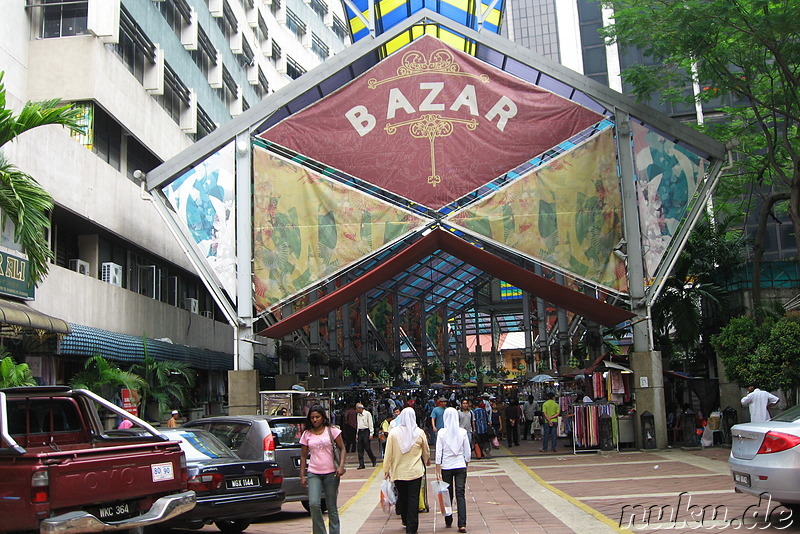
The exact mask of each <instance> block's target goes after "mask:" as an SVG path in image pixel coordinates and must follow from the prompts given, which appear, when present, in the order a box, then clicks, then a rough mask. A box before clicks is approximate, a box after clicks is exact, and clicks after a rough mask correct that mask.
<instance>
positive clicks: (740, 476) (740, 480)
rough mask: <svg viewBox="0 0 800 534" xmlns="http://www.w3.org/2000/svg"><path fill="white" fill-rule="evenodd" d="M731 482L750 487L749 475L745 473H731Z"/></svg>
mask: <svg viewBox="0 0 800 534" xmlns="http://www.w3.org/2000/svg"><path fill="white" fill-rule="evenodd" d="M733 481H734V482H735V483H736V484H741V485H742V486H747V487H748V488H749V487H750V475H748V474H747V473H736V472H734V473H733Z"/></svg>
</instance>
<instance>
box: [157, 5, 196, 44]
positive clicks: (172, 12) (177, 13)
mask: <svg viewBox="0 0 800 534" xmlns="http://www.w3.org/2000/svg"><path fill="white" fill-rule="evenodd" d="M158 10H159V11H161V15H162V16H163V17H164V20H165V21H167V24H169V26H170V28H172V31H173V32H174V33H175V35H177V36H178V39H180V38H181V30H182V29H183V25H184V24H189V22H190V21H191V9H190V8H189V4H187V3H186V0H166V1H162V2H158Z"/></svg>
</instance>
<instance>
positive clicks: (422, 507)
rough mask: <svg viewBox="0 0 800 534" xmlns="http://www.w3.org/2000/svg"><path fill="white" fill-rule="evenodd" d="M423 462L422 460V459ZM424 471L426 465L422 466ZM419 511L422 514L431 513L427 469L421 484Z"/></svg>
mask: <svg viewBox="0 0 800 534" xmlns="http://www.w3.org/2000/svg"><path fill="white" fill-rule="evenodd" d="M420 461H422V458H420ZM422 467H423V469H424V468H425V464H424V463H423V464H422ZM419 511H420V512H430V507H429V506H428V470H427V469H425V472H424V474H423V475H422V484H420V488H419Z"/></svg>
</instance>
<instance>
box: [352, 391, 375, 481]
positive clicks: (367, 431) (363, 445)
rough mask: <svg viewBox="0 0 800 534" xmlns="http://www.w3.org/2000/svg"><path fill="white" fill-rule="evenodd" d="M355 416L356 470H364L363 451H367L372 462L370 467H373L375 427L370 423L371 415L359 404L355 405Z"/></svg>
mask: <svg viewBox="0 0 800 534" xmlns="http://www.w3.org/2000/svg"><path fill="white" fill-rule="evenodd" d="M356 414H357V419H358V423H357V426H356V443H357V445H358V469H364V468H365V467H366V466H365V465H364V451H367V455H368V456H369V459H370V460H372V467H375V464H376V461H375V453H374V452H372V442H371V440H372V434H374V433H375V426H374V423H373V422H372V414H371V413H369V412H368V411H367V410H365V409H364V405H363V404H361V403H360V402H359V403H358V404H356Z"/></svg>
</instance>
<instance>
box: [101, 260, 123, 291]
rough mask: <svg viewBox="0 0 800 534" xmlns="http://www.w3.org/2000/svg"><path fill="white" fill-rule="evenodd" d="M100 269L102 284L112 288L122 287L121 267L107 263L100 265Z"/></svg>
mask: <svg viewBox="0 0 800 534" xmlns="http://www.w3.org/2000/svg"><path fill="white" fill-rule="evenodd" d="M101 267H102V272H101V273H100V274H101V276H102V279H103V282H106V283H108V284H111V285H112V286H117V287H122V265H117V264H116V263H111V262H110V261H107V262H104V263H102V264H101Z"/></svg>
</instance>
